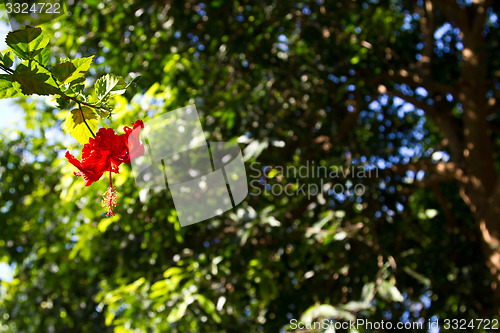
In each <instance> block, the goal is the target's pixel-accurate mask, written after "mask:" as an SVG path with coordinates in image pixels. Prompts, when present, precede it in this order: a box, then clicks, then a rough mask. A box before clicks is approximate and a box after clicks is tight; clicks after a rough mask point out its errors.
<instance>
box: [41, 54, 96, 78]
mask: <svg viewBox="0 0 500 333" xmlns="http://www.w3.org/2000/svg"><path fill="white" fill-rule="evenodd" d="M93 58H94V56H91V57H87V58H78V59H74V60H71V61H70V60H66V61H64V62H62V63H60V64H57V65H54V66H52V68H51V69H50V71H51V72H52V73H53V74H54V76H55V77H56V79H57V80H58V81H59V82H60V83H61V84H64V83H69V82H73V81H75V80H77V79H81V78H82V77H83V76H84V75H85V73H87V71H88V70H89V68H90V66H91V65H92V59H93Z"/></svg>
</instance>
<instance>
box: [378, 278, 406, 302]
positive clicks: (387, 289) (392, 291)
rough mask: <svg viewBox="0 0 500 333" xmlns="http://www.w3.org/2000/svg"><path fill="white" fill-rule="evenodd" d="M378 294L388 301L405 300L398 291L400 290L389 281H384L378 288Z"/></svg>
mask: <svg viewBox="0 0 500 333" xmlns="http://www.w3.org/2000/svg"><path fill="white" fill-rule="evenodd" d="M378 293H379V295H380V297H382V298H383V299H386V300H388V301H393V302H402V301H403V300H404V298H403V295H401V292H400V291H399V290H398V288H396V286H394V285H392V284H391V283H390V282H388V281H382V283H381V284H380V286H379V287H378Z"/></svg>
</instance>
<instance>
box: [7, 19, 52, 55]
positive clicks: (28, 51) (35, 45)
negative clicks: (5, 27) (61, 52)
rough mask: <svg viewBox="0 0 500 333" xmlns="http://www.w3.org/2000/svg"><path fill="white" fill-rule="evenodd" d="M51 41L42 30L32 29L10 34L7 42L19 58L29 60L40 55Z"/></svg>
mask: <svg viewBox="0 0 500 333" xmlns="http://www.w3.org/2000/svg"><path fill="white" fill-rule="evenodd" d="M49 40H50V38H49V36H48V35H47V34H46V33H44V32H43V31H42V29H41V28H32V27H30V28H26V29H22V30H16V31H11V32H9V33H8V34H7V38H6V39H5V42H6V43H7V45H9V47H10V48H11V49H12V51H14V53H15V54H16V55H17V56H18V57H19V58H21V59H24V60H28V59H30V58H33V57H34V56H36V55H37V54H38V53H40V52H41V51H42V50H43V49H44V48H45V47H46V46H47V44H48V43H49Z"/></svg>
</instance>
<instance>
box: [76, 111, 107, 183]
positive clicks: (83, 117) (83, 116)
mask: <svg viewBox="0 0 500 333" xmlns="http://www.w3.org/2000/svg"><path fill="white" fill-rule="evenodd" d="M78 108H79V109H80V112H81V113H82V119H83V122H84V123H85V125H87V128H88V129H89V131H90V133H91V134H92V136H93V137H94V139H95V134H94V132H93V131H92V130H91V129H90V126H89V124H87V121H86V120H85V115H84V114H83V110H82V105H81V104H80V103H78ZM110 174H111V173H110Z"/></svg>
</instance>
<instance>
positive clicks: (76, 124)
mask: <svg viewBox="0 0 500 333" xmlns="http://www.w3.org/2000/svg"><path fill="white" fill-rule="evenodd" d="M82 113H83V114H82ZM84 117H85V118H84ZM84 119H85V121H84ZM85 123H87V124H85ZM87 125H88V126H89V127H90V129H91V130H92V132H93V133H94V134H95V133H96V132H97V129H98V123H97V115H96V113H95V111H94V110H93V109H92V108H90V107H88V106H82V108H81V110H80V109H79V108H76V109H73V110H71V111H70V112H68V115H67V117H66V120H65V121H64V123H63V124H62V129H63V130H64V131H65V132H66V133H69V134H70V135H71V136H72V137H74V138H75V139H76V140H77V141H78V142H79V143H81V144H85V143H88V142H89V138H90V137H91V136H92V133H91V132H90V130H89V128H88V127H87Z"/></svg>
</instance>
